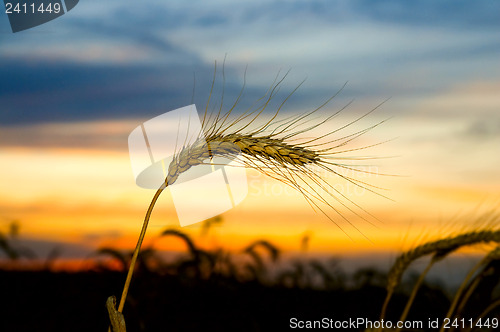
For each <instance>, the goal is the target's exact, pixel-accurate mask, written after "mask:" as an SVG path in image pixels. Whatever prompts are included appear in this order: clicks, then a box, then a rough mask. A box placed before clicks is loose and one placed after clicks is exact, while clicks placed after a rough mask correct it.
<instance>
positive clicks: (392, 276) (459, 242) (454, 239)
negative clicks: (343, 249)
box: [380, 230, 500, 319]
mask: <svg viewBox="0 0 500 332" xmlns="http://www.w3.org/2000/svg"><path fill="white" fill-rule="evenodd" d="M489 242H496V243H500V230H482V231H471V232H467V233H463V234H460V235H456V236H450V237H447V238H444V239H440V240H437V241H431V242H427V243H424V244H422V245H420V246H417V247H415V248H413V249H411V250H408V251H406V252H404V253H403V254H401V255H400V256H399V257H398V258H397V259H396V261H395V262H394V264H393V265H392V267H391V269H390V271H389V274H388V276H387V296H386V298H385V301H384V304H383V306H382V311H381V315H380V317H381V319H383V318H385V313H386V310H387V306H388V304H389V300H390V299H391V297H392V294H393V292H394V289H395V288H396V287H397V286H398V285H399V283H400V282H401V278H402V276H403V273H404V272H405V271H406V269H407V268H408V266H410V264H411V263H412V262H413V261H415V260H417V259H418V258H420V257H423V256H427V255H430V254H433V253H437V254H438V255H439V256H443V255H447V254H449V253H451V252H454V251H456V250H457V249H459V248H461V247H464V246H470V245H474V244H478V243H489Z"/></svg>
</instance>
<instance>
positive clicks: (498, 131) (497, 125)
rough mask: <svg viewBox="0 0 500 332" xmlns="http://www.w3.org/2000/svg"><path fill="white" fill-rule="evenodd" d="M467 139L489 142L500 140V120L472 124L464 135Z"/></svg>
mask: <svg viewBox="0 0 500 332" xmlns="http://www.w3.org/2000/svg"><path fill="white" fill-rule="evenodd" d="M462 134H463V135H464V136H465V137H467V138H472V139H477V140H489V139H498V138H500V118H497V119H485V120H480V121H475V122H472V123H470V124H469V125H468V126H467V128H466V129H465V130H464V131H463V133H462Z"/></svg>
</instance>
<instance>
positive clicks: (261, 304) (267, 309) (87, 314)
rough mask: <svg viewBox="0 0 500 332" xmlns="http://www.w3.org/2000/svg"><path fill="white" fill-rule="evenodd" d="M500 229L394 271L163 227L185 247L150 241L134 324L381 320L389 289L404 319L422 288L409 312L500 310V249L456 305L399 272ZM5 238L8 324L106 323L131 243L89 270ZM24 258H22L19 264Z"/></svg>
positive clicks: (426, 250)
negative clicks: (236, 246)
mask: <svg viewBox="0 0 500 332" xmlns="http://www.w3.org/2000/svg"><path fill="white" fill-rule="evenodd" d="M497 234H498V232H494V231H484V232H469V233H466V234H463V235H459V236H455V237H449V238H446V239H443V240H440V241H431V242H429V243H426V244H422V245H421V246H418V247H416V248H414V249H412V250H409V251H407V252H405V253H403V254H401V255H400V256H399V257H398V258H397V259H396V261H395V264H394V265H393V267H392V269H391V271H389V272H388V273H387V271H380V270H377V269H376V268H373V267H366V268H363V269H360V270H358V271H356V272H354V273H352V274H347V273H345V272H344V271H343V270H342V269H341V268H340V267H339V265H338V264H337V263H338V260H339V258H333V257H332V259H331V260H318V259H313V258H309V259H306V258H303V257H302V258H300V257H297V258H296V259H292V260H289V261H288V262H287V264H281V265H279V263H280V262H282V260H283V258H282V256H283V254H284V253H283V252H282V251H281V250H280V249H279V248H278V247H276V246H275V245H273V244H272V243H270V242H269V241H266V240H265V239H259V240H256V241H254V242H252V243H249V244H248V246H246V248H245V249H244V250H243V251H241V252H239V253H234V252H233V253H232V252H228V251H225V250H223V249H220V248H219V249H216V250H215V249H214V250H205V249H202V248H199V247H198V246H197V244H196V243H195V241H194V240H193V239H192V238H190V237H189V236H188V235H186V234H185V233H183V232H181V231H179V230H177V229H166V230H165V231H164V232H163V233H162V236H166V237H177V238H179V239H181V240H182V241H184V242H185V244H186V248H187V250H186V252H184V253H182V254H180V255H178V257H177V258H176V259H171V258H169V259H167V258H165V257H164V256H162V254H161V252H159V251H156V250H155V249H154V248H152V247H147V248H144V249H143V251H142V252H141V254H140V255H139V264H138V265H137V269H136V271H135V273H136V274H135V277H134V278H135V279H134V282H133V283H132V285H131V289H130V292H129V296H128V299H127V303H126V305H125V311H126V315H127V322H126V323H127V331H280V330H286V329H288V328H289V326H290V319H291V318H293V317H297V318H299V319H300V320H303V321H307V320H310V321H315V320H321V319H322V318H324V317H328V318H334V319H336V320H349V319H350V318H356V317H363V318H365V319H369V320H373V321H376V320H379V319H380V315H381V308H382V307H383V304H384V300H386V299H387V294H388V293H389V294H392V297H391V299H390V301H388V303H389V305H388V306H387V308H386V310H385V314H382V315H383V316H385V317H384V318H385V319H386V320H392V321H397V320H398V319H400V315H401V312H402V311H403V308H404V307H405V306H407V305H408V303H409V300H408V299H409V298H410V294H411V293H412V290H414V289H416V288H418V292H416V294H415V296H414V299H413V300H412V301H411V302H412V306H411V310H409V311H408V316H407V317H406V319H407V320H413V321H414V320H420V321H424V322H427V321H428V320H429V319H434V318H440V319H443V318H444V317H446V316H447V315H448V316H449V317H451V318H453V317H471V318H479V317H483V320H484V319H486V318H494V317H498V314H499V313H500V311H499V310H498V309H499V308H498V295H499V294H498V293H499V292H498V290H499V281H500V260H498V257H497V255H496V252H497V250H493V251H492V252H490V253H489V254H487V255H486V256H485V257H484V258H482V259H480V260H478V262H479V263H478V265H477V266H476V268H475V270H474V271H475V273H473V274H471V276H470V277H469V279H468V280H465V281H464V283H463V285H462V286H461V290H458V291H455V295H457V294H458V299H459V300H456V302H457V304H456V305H455V309H454V310H452V313H451V314H450V313H449V311H450V308H451V306H452V303H454V302H455V300H454V299H453V298H452V297H450V296H448V295H447V294H446V292H445V290H444V289H443V285H442V284H439V283H432V282H428V281H425V280H423V279H420V278H419V277H420V276H422V275H423V274H421V275H420V276H419V275H418V274H416V273H414V272H413V273H408V274H409V276H408V277H407V278H401V274H402V272H404V270H406V267H402V266H403V265H405V264H406V265H408V264H409V263H410V262H411V261H412V260H415V259H417V256H422V255H426V254H429V255H434V256H432V257H433V258H432V259H431V260H430V261H429V262H430V263H429V265H431V264H433V263H436V259H437V258H435V257H440V259H446V257H447V254H449V253H451V250H456V249H458V247H460V246H462V245H469V244H473V243H477V242H496V241H497V236H498V235H497ZM464 238H466V239H467V242H466V243H465V242H464V241H463V239H464ZM0 239H1V244H2V245H1V246H0V248H2V254H3V256H4V257H8V258H5V259H3V260H2V269H1V270H0V280H1V283H0V294H2V301H1V302H0V303H1V304H0V306H1V308H0V312H1V313H2V319H1V321H0V329H1V331H102V330H105V329H106V327H107V325H108V322H109V318H108V313H107V310H106V308H105V306H104V303H105V301H106V298H107V297H108V296H109V294H110V292H111V293H113V292H119V291H120V288H121V285H122V282H123V280H124V278H125V274H126V268H127V266H128V264H129V262H130V258H131V253H129V252H123V251H119V250H115V249H113V248H101V249H99V250H97V251H96V252H95V253H94V254H92V255H91V256H89V258H88V259H87V260H86V263H85V264H83V265H82V267H85V269H84V270H81V271H77V272H72V273H70V272H57V271H55V270H54V269H53V264H54V261H55V262H56V261H57V258H56V257H52V258H49V260H48V261H45V262H44V264H40V260H39V259H36V257H33V256H30V255H29V254H28V255H26V253H28V252H29V248H18V247H16V246H15V245H13V241H12V239H11V236H6V235H2V236H1V237H0ZM436 243H437V244H436ZM445 247H446V248H445ZM437 254H438V255H439V256H436V255H437ZM20 261H23V262H24V263H23V264H22V266H23V268H22V269H20V268H17V269H16V268H15V266H16V262H17V263H19V262H20ZM30 261H31V262H32V264H31V265H30ZM17 266H18V267H19V266H20V265H19V264H18V265H17ZM417 285H418V286H417ZM387 290H389V292H388V291H387ZM459 292H460V294H459ZM412 297H413V296H412ZM386 302H387V300H386ZM421 330H427V329H425V328H424V329H421ZM458 330H467V329H458ZM478 330H479V329H478ZM482 330H488V329H482ZM489 330H493V329H492V328H490V329H489Z"/></svg>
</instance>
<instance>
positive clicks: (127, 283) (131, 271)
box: [118, 183, 166, 312]
mask: <svg viewBox="0 0 500 332" xmlns="http://www.w3.org/2000/svg"><path fill="white" fill-rule="evenodd" d="M165 188H166V184H165V183H164V184H162V185H161V187H160V188H159V189H158V191H156V194H155V195H154V196H153V199H152V200H151V203H150V204H149V207H148V211H147V212H146V216H145V217H144V222H143V223H142V229H141V233H140V235H139V239H138V240H137V245H136V246H135V250H134V254H133V256H132V260H131V261H130V267H129V268H128V273H127V279H126V280H125V286H123V292H122V297H121V298H120V304H119V306H118V312H123V307H124V306H125V300H126V299H127V293H128V289H129V287H130V282H131V280H132V275H133V274H134V267H135V264H136V262H137V256H138V255H139V251H140V250H141V245H142V241H143V240H144V236H145V235H146V230H147V228H148V224H149V219H150V217H151V213H152V212H153V208H154V206H155V203H156V201H157V200H158V198H159V197H160V194H161V193H162V191H163V190H164V189H165Z"/></svg>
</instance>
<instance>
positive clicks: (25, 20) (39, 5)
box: [3, 0, 79, 32]
mask: <svg viewBox="0 0 500 332" xmlns="http://www.w3.org/2000/svg"><path fill="white" fill-rule="evenodd" d="M78 1H79V0H60V1H50V0H48V1H44V0H38V1H34V0H31V1H28V0H24V1H15V0H14V1H11V0H4V1H3V2H4V4H5V13H6V14H7V16H8V17H9V22H10V27H11V28H12V32H19V31H23V30H27V29H31V28H33V27H36V26H38V25H41V24H44V23H47V22H49V21H52V20H53V19H56V18H58V17H60V16H63V15H64V14H66V13H67V12H69V11H70V10H71V9H73V8H75V6H76V5H77V4H78Z"/></svg>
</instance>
